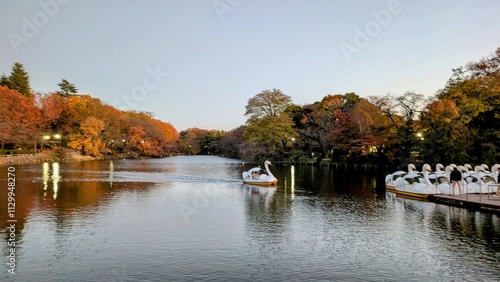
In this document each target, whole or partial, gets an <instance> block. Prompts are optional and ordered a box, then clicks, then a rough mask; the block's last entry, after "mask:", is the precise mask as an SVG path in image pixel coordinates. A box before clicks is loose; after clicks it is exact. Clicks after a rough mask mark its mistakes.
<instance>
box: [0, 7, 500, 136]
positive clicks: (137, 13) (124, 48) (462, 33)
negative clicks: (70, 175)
mask: <svg viewBox="0 0 500 282" xmlns="http://www.w3.org/2000/svg"><path fill="white" fill-rule="evenodd" d="M499 11H500V1H496V0H470V1H457V0H440V1H430V0H429V1H416V0H413V1H412V0H399V1H398V0H381V1H376V0H364V1H361V0H307V1H306V0H300V1H299V0H273V1H269V0H175V1H174V0H163V1H160V0H141V1H101V0H90V1H89V0H86V1H83V0H37V1H18V0H0V73H5V74H9V73H10V71H11V68H12V65H13V64H14V62H20V63H22V64H23V65H24V67H25V69H26V71H27V72H28V73H29V75H30V81H31V86H32V88H33V89H34V90H35V91H41V92H51V91H56V90H58V86H57V84H58V83H59V82H61V80H62V79H63V78H64V79H66V80H68V81H69V82H71V83H74V84H75V85H76V86H77V88H78V89H79V92H80V93H87V94H90V95H92V96H93V97H97V98H99V99H101V100H102V101H103V102H105V103H108V104H111V105H114V106H116V107H117V108H120V109H122V110H127V109H132V110H137V111H148V112H153V113H154V114H155V115H156V117H157V118H158V119H161V120H163V121H168V122H171V123H172V124H173V125H174V127H176V128H177V129H178V130H179V131H181V130H185V129H187V128H190V127H200V128H205V129H223V130H230V129H233V128H236V127H238V126H240V125H242V124H244V123H245V121H246V117H245V116H244V113H245V105H246V104H247V102H248V99H249V98H251V97H253V96H255V95H256V94H258V93H260V92H261V91H262V90H265V89H273V88H277V89H280V90H281V91H282V92H283V93H285V94H287V95H289V96H291V97H292V100H293V102H294V103H296V104H299V105H303V104H308V103H313V102H315V101H319V100H321V99H322V98H323V97H324V96H326V95H328V94H344V93H347V92H355V93H356V94H358V95H359V96H361V97H366V96H369V95H386V94H387V93H390V94H393V95H399V94H403V93H404V92H406V91H415V92H417V93H421V94H424V95H428V96H430V95H434V94H435V92H436V91H437V90H439V89H441V88H442V87H443V86H444V85H445V83H446V81H447V80H448V78H449V77H450V75H451V70H452V68H456V67H459V66H463V65H465V64H466V63H467V62H470V61H477V60H478V59H480V58H481V57H485V56H488V55H489V54H491V53H492V52H493V51H494V50H495V49H496V48H497V47H500V16H499V14H498V12H499Z"/></svg>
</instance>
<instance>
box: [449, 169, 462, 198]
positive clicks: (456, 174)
mask: <svg viewBox="0 0 500 282" xmlns="http://www.w3.org/2000/svg"><path fill="white" fill-rule="evenodd" d="M450 180H451V186H450V195H452V196H453V192H454V191H455V185H458V195H462V184H461V182H462V174H461V173H460V171H458V168H457V167H455V168H454V169H453V171H452V172H451V173H450Z"/></svg>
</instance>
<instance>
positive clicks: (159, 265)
mask: <svg viewBox="0 0 500 282" xmlns="http://www.w3.org/2000/svg"><path fill="white" fill-rule="evenodd" d="M253 166H255V164H244V165H242V164H241V161H239V160H233V159H226V158H219V157H210V156H185V157H171V158H164V159H148V160H113V161H90V162H79V163H61V164H52V163H48V164H36V165H14V168H15V175H16V190H15V192H16V193H15V200H16V211H15V220H16V221H17V222H16V223H15V226H16V230H15V243H16V246H15V255H16V257H15V259H16V261H15V275H12V274H11V273H9V272H8V270H9V269H10V267H9V265H8V264H7V263H8V262H9V258H8V256H9V255H10V254H11V250H10V248H12V247H9V246H8V242H9V238H11V234H10V231H9V230H7V229H6V228H7V227H8V226H9V224H10V222H8V220H10V219H9V218H8V215H7V214H8V213H7V201H8V200H7V193H8V191H7V183H8V180H7V172H8V171H7V170H8V167H0V172H1V175H0V184H1V185H0V187H1V189H2V192H1V194H0V202H1V207H0V211H1V213H0V226H1V227H2V229H1V231H0V232H1V233H0V234H1V238H2V240H1V242H0V248H1V250H2V257H3V259H2V260H3V261H2V263H1V268H2V274H1V275H0V280H1V281H200V280H203V281H499V277H500V217H499V216H498V215H495V214H490V213H483V212H474V211H468V210H465V209H461V208H456V207H449V206H443V205H437V204H434V203H427V202H418V201H413V200H406V199H401V198H396V197H394V195H393V194H389V193H386V192H385V191H384V189H383V187H377V178H382V176H383V175H382V176H381V175H378V177H377V175H376V174H375V173H373V172H372V173H367V172H365V171H364V170H362V169H361V170H359V171H344V170H338V171H336V170H334V169H332V168H327V167H323V168H319V167H311V166H298V165H295V166H272V167H271V170H272V171H273V173H274V174H275V176H276V177H277V178H278V180H279V183H278V187H277V188H265V187H262V188H260V187H257V186H250V185H244V184H242V181H241V172H242V171H243V170H247V169H249V168H251V167H253Z"/></svg>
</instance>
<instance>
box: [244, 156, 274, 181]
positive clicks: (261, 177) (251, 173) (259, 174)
mask: <svg viewBox="0 0 500 282" xmlns="http://www.w3.org/2000/svg"><path fill="white" fill-rule="evenodd" d="M269 165H271V162H270V161H265V162H264V168H265V171H262V169H261V168H260V167H254V168H251V169H249V170H248V171H244V172H243V173H242V174H241V175H242V177H243V182H244V183H248V184H252V185H261V186H274V185H276V184H278V179H276V177H274V175H273V174H272V173H271V171H270V170H269Z"/></svg>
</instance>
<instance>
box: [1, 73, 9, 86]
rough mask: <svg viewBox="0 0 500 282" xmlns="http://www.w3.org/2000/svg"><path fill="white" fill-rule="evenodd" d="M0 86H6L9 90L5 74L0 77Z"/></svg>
mask: <svg viewBox="0 0 500 282" xmlns="http://www.w3.org/2000/svg"><path fill="white" fill-rule="evenodd" d="M0 85H1V86H6V87H8V88H9V89H10V81H9V78H8V77H7V76H6V75H5V74H2V76H0Z"/></svg>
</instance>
